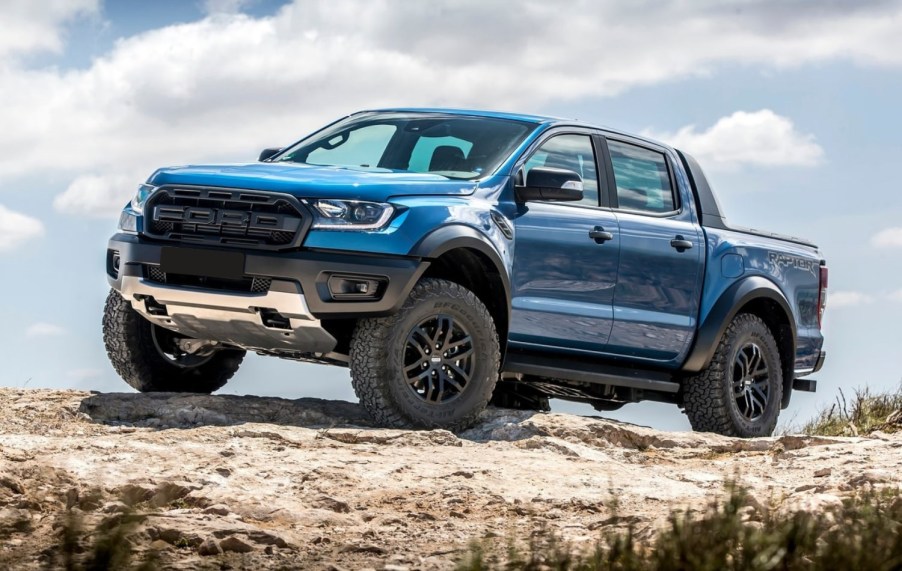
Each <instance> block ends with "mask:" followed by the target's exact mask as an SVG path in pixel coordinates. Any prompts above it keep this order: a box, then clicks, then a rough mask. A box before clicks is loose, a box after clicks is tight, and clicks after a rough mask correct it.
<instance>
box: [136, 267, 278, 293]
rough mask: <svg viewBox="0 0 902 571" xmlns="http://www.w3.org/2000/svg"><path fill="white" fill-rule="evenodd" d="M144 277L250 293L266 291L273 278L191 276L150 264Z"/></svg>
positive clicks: (175, 283)
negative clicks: (167, 270)
mask: <svg viewBox="0 0 902 571" xmlns="http://www.w3.org/2000/svg"><path fill="white" fill-rule="evenodd" d="M144 277H145V278H146V279H148V280H150V281H152V282H156V283H160V284H168V285H181V286H188V287H199V288H204V289H219V290H225V291H235V292H250V293H266V292H268V291H269V287H270V286H271V285H272V279H271V278H264V277H260V276H247V277H243V278H238V279H235V280H232V279H223V278H211V277H205V276H189V275H185V274H172V273H166V272H164V271H163V270H161V269H160V266H152V265H150V264H147V265H145V266H144Z"/></svg>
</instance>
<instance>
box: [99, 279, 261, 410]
mask: <svg viewBox="0 0 902 571" xmlns="http://www.w3.org/2000/svg"><path fill="white" fill-rule="evenodd" d="M181 339H186V337H185V336H184V335H180V334H178V333H176V332H174V331H170V330H168V329H165V328H163V327H159V326H157V325H154V324H153V323H151V322H149V321H147V320H146V319H144V318H143V317H141V315H140V314H138V312H136V311H135V310H134V309H132V306H131V304H130V303H129V302H127V301H126V300H125V299H123V298H122V296H121V295H119V293H117V292H115V291H110V294H109V296H107V300H106V306H105V307H104V312H103V342H104V344H105V345H106V350H107V355H108V356H109V358H110V362H111V363H112V364H113V368H114V369H115V370H116V372H117V373H119V376H121V377H122V379H123V380H124V381H125V382H126V383H128V384H129V385H131V386H132V387H133V388H135V389H137V390H138V391H140V392H142V393H145V392H176V393H212V392H213V391H215V390H217V389H219V388H222V386H223V385H225V384H226V382H227V381H228V380H229V379H230V378H231V377H232V375H234V374H235V371H237V370H238V367H239V365H241V361H242V360H243V359H244V351H242V350H238V349H219V350H216V351H214V352H212V353H209V354H191V353H188V352H186V351H184V350H182V348H181V347H180V344H179V343H178V342H179V340H181Z"/></svg>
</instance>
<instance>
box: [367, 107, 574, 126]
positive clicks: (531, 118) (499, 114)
mask: <svg viewBox="0 0 902 571" xmlns="http://www.w3.org/2000/svg"><path fill="white" fill-rule="evenodd" d="M367 111H377V112H389V111H390V112H397V113H442V114H446V115H472V116H475V117H493V118H495V119H509V120H513V121H527V122H529V123H556V122H558V121H572V119H561V118H558V117H545V116H543V115H529V114H527V113H509V112H506V111H485V110H481V109H447V108H442V107H393V108H389V109H368V110H367Z"/></svg>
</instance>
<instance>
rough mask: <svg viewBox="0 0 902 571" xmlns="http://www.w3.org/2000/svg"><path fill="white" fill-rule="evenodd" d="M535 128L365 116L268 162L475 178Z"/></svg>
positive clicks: (484, 120) (452, 118) (483, 120)
mask: <svg viewBox="0 0 902 571" xmlns="http://www.w3.org/2000/svg"><path fill="white" fill-rule="evenodd" d="M534 127H535V125H533V124H531V123H527V122H525V121H514V120H507V119H494V118H488V117H468V116H458V115H437V114H426V113H416V114H410V113H408V114H403V113H366V114H362V115H354V116H352V117H349V118H347V119H344V120H342V121H339V122H338V123H336V124H334V125H332V126H331V127H328V128H327V129H325V130H324V131H322V132H319V133H316V134H314V135H311V136H310V137H308V138H306V139H304V140H302V141H301V142H299V143H297V144H296V145H294V146H293V147H291V148H289V149H287V150H285V151H284V152H282V153H281V154H280V155H278V156H277V157H276V158H275V159H273V160H274V161H275V162H282V161H288V162H295V163H306V164H311V165H329V166H340V167H352V168H365V169H387V170H391V171H403V172H416V173H434V174H439V175H443V176H446V177H448V178H460V179H470V178H479V177H482V176H484V175H486V174H491V173H493V172H495V169H497V168H498V166H499V165H500V164H501V163H502V162H503V161H504V159H505V158H507V156H508V155H509V154H510V153H511V152H512V151H513V150H514V148H516V146H517V145H518V144H519V143H520V142H521V141H523V139H524V138H525V137H526V135H527V134H528V133H529V132H530V131H531V130H532V129H533V128H534Z"/></svg>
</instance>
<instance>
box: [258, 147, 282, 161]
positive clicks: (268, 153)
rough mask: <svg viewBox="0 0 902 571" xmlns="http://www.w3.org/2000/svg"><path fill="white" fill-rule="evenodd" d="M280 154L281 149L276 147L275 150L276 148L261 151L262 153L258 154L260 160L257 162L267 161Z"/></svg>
mask: <svg viewBox="0 0 902 571" xmlns="http://www.w3.org/2000/svg"><path fill="white" fill-rule="evenodd" d="M280 152H282V147H278V148H277V147H273V148H270V149H263V151H262V152H261V153H260V158H259V159H257V160H258V161H260V162H261V163H262V162H263V161H266V160H269V159H271V158H273V157H274V156H276V155H277V154H279V153H280Z"/></svg>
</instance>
